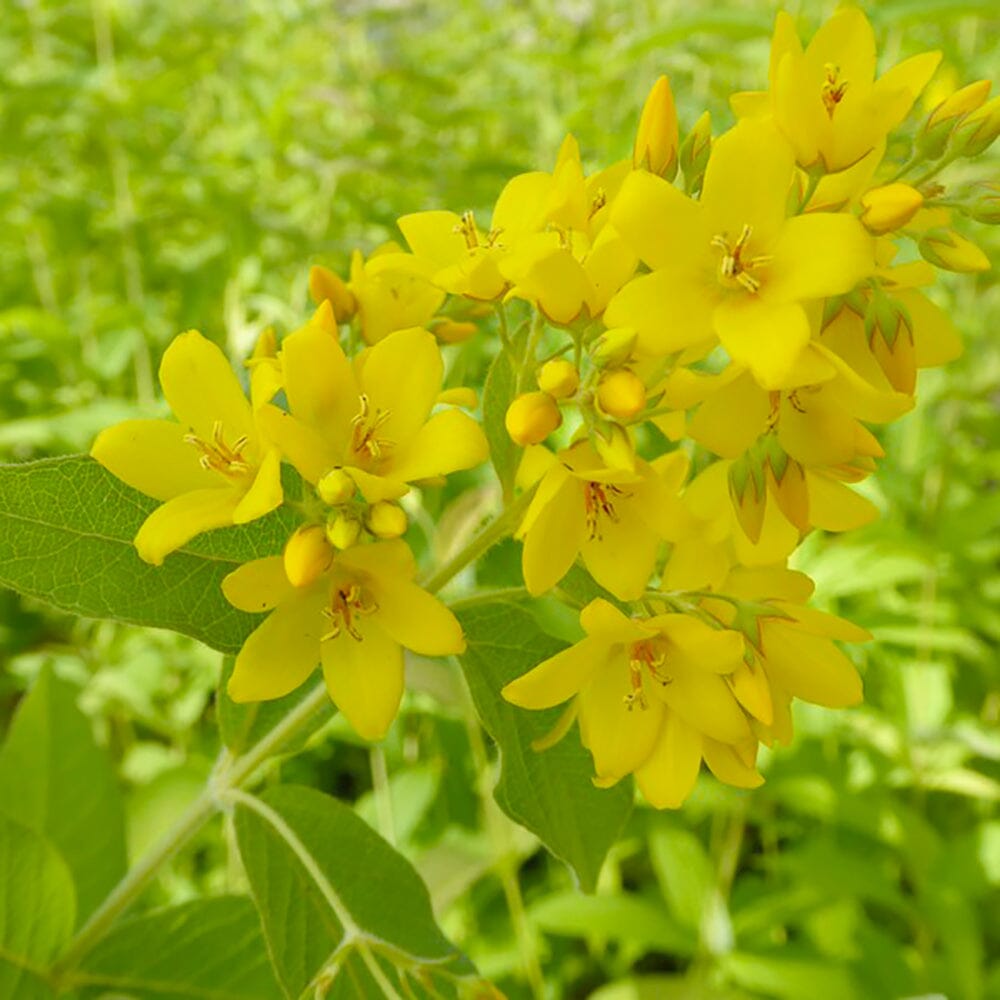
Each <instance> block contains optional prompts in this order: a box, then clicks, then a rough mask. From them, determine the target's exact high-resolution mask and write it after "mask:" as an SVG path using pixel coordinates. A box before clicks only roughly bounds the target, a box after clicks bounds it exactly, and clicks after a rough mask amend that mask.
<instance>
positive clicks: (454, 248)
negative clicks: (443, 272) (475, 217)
mask: <svg viewBox="0 0 1000 1000" xmlns="http://www.w3.org/2000/svg"><path fill="white" fill-rule="evenodd" d="M396 225H397V226H399V231H400V232H401V233H402V234H403V238H404V239H405V240H406V242H407V243H408V244H409V246H410V249H411V250H412V251H413V252H414V254H416V256H418V257H426V258H427V259H428V260H431V261H433V262H434V263H435V264H436V265H437V266H438V267H444V266H445V265H446V264H455V263H457V262H459V261H463V260H465V259H466V257H467V256H468V247H467V246H466V243H465V237H464V236H463V235H462V232H461V226H462V217H461V216H460V215H457V214H456V213H455V212H443V211H434V212H414V213H412V214H411V215H404V216H403V217H402V218H400V219H397V220H396Z"/></svg>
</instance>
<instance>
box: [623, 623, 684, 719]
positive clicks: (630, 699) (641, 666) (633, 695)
mask: <svg viewBox="0 0 1000 1000" xmlns="http://www.w3.org/2000/svg"><path fill="white" fill-rule="evenodd" d="M666 658H667V656H666V653H664V652H663V650H662V649H659V648H657V644H656V643H655V641H654V640H652V639H644V640H643V641H642V642H636V643H633V645H632V649H631V650H630V651H629V659H628V676H629V685H630V686H631V688H632V690H631V691H629V693H628V694H626V695H625V707H626V708H627V709H628V710H629V711H630V712H631V711H632V709H633V708H635V707H636V705H638V706H639V708H640V709H642V710H643V711H645V709H646V708H648V707H649V706H648V703H647V702H646V695H645V692H644V691H643V689H642V683H643V676H644V675H645V674H649V676H650V677H651V678H652V679H653V680H655V681H656V682H657V683H658V684H661V685H663V686H664V687H665V686H666V685H667V684H669V683H670V682H671V680H673V678H671V677H664V676H663V675H662V674H661V673H660V671H659V668H660V667H661V666H662V665H663V661H664V660H665V659H666Z"/></svg>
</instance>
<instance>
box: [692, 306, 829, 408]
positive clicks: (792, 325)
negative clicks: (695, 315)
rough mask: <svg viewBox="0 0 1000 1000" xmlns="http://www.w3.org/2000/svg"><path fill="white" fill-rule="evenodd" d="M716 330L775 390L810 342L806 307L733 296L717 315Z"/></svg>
mask: <svg viewBox="0 0 1000 1000" xmlns="http://www.w3.org/2000/svg"><path fill="white" fill-rule="evenodd" d="M712 319H713V323H714V326H715V331H716V333H718V335H719V339H720V340H721V341H722V346H723V347H725V349H726V351H727V352H728V353H729V356H730V357H731V358H732V359H733V361H734V362H736V364H738V365H743V366H744V367H746V368H749V369H750V371H751V372H753V375H754V378H756V379H757V381H758V383H759V384H760V385H761V386H762V387H763V388H765V389H774V388H777V387H778V386H779V385H781V383H782V381H783V380H784V378H785V377H786V375H787V374H788V372H789V371H790V370H791V368H792V366H793V365H794V364H795V362H796V360H797V359H798V357H799V355H800V354H801V352H802V350H803V348H804V347H805V346H806V344H808V343H809V321H808V319H807V318H806V313H805V310H804V309H803V308H802V306H800V305H798V304H797V303H794V302H789V303H784V304H778V303H775V302H772V301H770V300H767V299H762V298H753V299H751V298H750V297H749V296H732V297H730V298H729V299H727V300H726V301H725V302H723V303H721V304H720V305H719V307H718V308H717V309H716V310H715V313H714V314H713V317H712Z"/></svg>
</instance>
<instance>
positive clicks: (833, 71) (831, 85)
mask: <svg viewBox="0 0 1000 1000" xmlns="http://www.w3.org/2000/svg"><path fill="white" fill-rule="evenodd" d="M823 71H824V73H825V74H826V82H825V83H824V84H823V86H822V88H821V89H820V96H821V97H822V98H823V106H824V107H825V108H826V113H827V114H828V115H829V116H830V117H831V118H832V117H833V113H834V111H836V110H837V105H838V104H840V102H841V101H842V100H843V99H844V94H845V93H846V92H847V81H846V80H844V81H840V67H839V66H837V65H836V64H835V63H827V64H826V65H825V66H824V67H823ZM838 81H840V82H838Z"/></svg>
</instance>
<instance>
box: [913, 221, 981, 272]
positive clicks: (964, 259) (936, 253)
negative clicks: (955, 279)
mask: <svg viewBox="0 0 1000 1000" xmlns="http://www.w3.org/2000/svg"><path fill="white" fill-rule="evenodd" d="M917 246H918V249H919V250H920V255H921V256H922V257H923V258H924V260H926V261H928V262H929V263H931V264H933V265H934V266H935V267H940V268H943V269H944V270H946V271H959V272H961V273H969V272H973V271H988V270H989V269H990V261H989V258H988V257H987V256H986V254H984V253H983V251H982V250H980V249H979V247H977V246H976V244H975V243H972V242H970V241H969V240H967V239H965V238H964V237H962V236H959V235H958V233H955V232H953V231H952V230H950V229H931V230H929V231H928V232H927V233H926V234H925V235H924V238H923V239H922V240H921V241H920V243H918V244H917Z"/></svg>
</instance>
